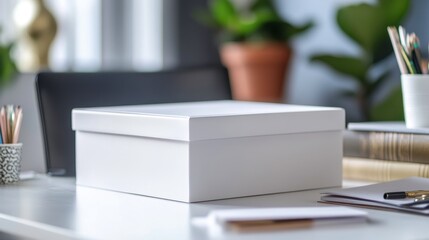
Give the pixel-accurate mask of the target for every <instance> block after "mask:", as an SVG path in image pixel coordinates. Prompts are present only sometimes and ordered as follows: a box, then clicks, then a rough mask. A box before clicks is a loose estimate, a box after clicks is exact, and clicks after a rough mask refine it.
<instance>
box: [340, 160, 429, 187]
mask: <svg viewBox="0 0 429 240" xmlns="http://www.w3.org/2000/svg"><path fill="white" fill-rule="evenodd" d="M413 176H415V177H425V178H429V164H421V163H406V162H392V161H386V160H378V159H364V158H349V157H344V158H343V177H344V178H345V179H350V180H365V181H377V182H384V181H392V180H396V179H401V178H407V177H413Z"/></svg>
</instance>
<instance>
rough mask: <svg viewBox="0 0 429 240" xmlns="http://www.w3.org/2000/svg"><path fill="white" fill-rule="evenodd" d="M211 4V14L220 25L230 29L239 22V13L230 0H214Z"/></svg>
mask: <svg viewBox="0 0 429 240" xmlns="http://www.w3.org/2000/svg"><path fill="white" fill-rule="evenodd" d="M211 3H212V4H211V7H210V9H211V13H212V16H213V19H214V20H215V21H216V22H217V23H218V25H220V26H223V27H230V26H231V24H233V23H234V22H236V21H237V19H238V17H239V16H238V13H237V11H236V10H235V7H234V5H233V4H232V3H231V2H230V1H229V0H214V1H212V2H211Z"/></svg>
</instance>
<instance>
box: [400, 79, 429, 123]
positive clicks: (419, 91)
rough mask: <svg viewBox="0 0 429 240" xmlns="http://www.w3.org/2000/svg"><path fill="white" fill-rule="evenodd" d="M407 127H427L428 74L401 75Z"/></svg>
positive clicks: (428, 112) (428, 117)
mask: <svg viewBox="0 0 429 240" xmlns="http://www.w3.org/2000/svg"><path fill="white" fill-rule="evenodd" d="M401 84H402V96H403V100H404V111H405V123H406V125H407V128H429V75H425V74H403V75H402V76H401Z"/></svg>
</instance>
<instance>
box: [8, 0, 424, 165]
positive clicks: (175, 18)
mask: <svg viewBox="0 0 429 240" xmlns="http://www.w3.org/2000/svg"><path fill="white" fill-rule="evenodd" d="M241 2H243V0H241ZM376 2H377V1H357V0H324V1H318V0H277V1H275V7H276V9H277V10H278V12H279V13H280V14H281V16H282V17H283V18H285V19H287V20H289V21H290V22H291V23H294V24H304V23H306V22H308V21H312V22H313V23H314V26H313V27H312V28H311V29H309V30H308V31H306V32H304V33H303V34H300V35H299V36H297V37H295V38H293V39H292V40H291V41H290V43H289V44H290V45H291V46H292V48H293V52H294V53H293V60H292V63H291V65H290V67H289V71H288V73H287V75H288V76H287V78H288V81H289V83H288V84H287V86H285V91H287V95H288V98H287V99H285V100H284V102H288V103H292V104H305V105H321V106H337V107H343V108H345V109H346V111H347V120H348V121H361V120H364V118H363V116H362V115H361V113H360V112H359V110H358V107H357V105H356V104H357V103H356V101H355V99H353V98H348V97H346V96H344V94H343V92H344V90H353V89H354V88H355V87H356V83H355V82H353V81H348V80H347V78H350V77H349V76H346V75H342V74H339V73H337V72H335V71H333V70H332V69H330V68H329V67H327V66H326V65H323V64H321V63H319V62H314V61H310V59H311V56H313V55H315V54H321V53H329V54H349V55H359V54H360V50H359V48H358V46H357V45H356V43H354V42H353V41H352V40H351V39H350V38H348V37H347V36H346V35H345V34H344V33H343V32H342V31H341V29H340V28H339V27H338V24H337V22H336V13H337V11H338V9H339V8H341V7H344V6H347V5H352V4H359V3H369V4H372V3H376ZM207 3H208V1H201V0H180V1H179V0H123V1H117V0H73V1H70V0H44V1H42V0H2V1H0V27H1V32H0V43H2V44H8V43H14V44H15V45H14V46H13V48H12V49H11V56H12V58H13V59H14V61H16V65H17V68H18V70H19V74H17V75H14V76H13V77H11V79H12V80H11V81H10V82H8V83H7V84H2V85H1V90H0V91H1V92H0V102H2V103H9V102H11V103H16V104H21V105H24V109H25V111H26V116H27V115H30V116H34V117H33V118H30V119H29V118H25V121H27V122H26V123H25V122H24V125H23V132H32V133H34V134H28V135H25V136H24V135H23V136H22V138H23V142H25V141H27V142H31V146H26V147H30V148H34V149H33V150H31V151H33V152H35V155H34V156H33V157H32V158H34V159H33V160H31V161H30V160H27V163H26V165H25V166H23V169H24V170H25V169H34V170H36V171H43V167H44V166H43V164H40V162H42V161H43V160H41V159H42V158H43V153H42V149H43V147H41V145H40V144H41V138H40V129H39V128H40V126H39V124H40V123H39V122H38V121H39V120H38V119H37V118H38V115H37V111H36V108H37V104H36V98H35V95H34V92H33V91H34V90H33V85H32V84H33V80H34V76H35V73H36V72H37V71H39V70H46V69H49V70H50V71H79V72H81V71H113V70H115V71H116V70H121V71H159V70H164V69H171V68H185V67H198V66H207V65H219V64H220V60H219V53H218V42H217V39H216V37H215V31H214V30H213V29H210V28H208V27H206V26H204V25H203V24H201V23H199V22H198V21H197V20H196V18H195V12H196V11H197V10H198V9H203V8H206V7H207ZM32 4H33V5H32ZM34 4H36V5H37V4H39V5H40V4H42V5H45V6H46V9H47V10H48V11H49V12H50V13H51V14H52V16H53V19H54V21H55V25H56V27H55V33H54V38H53V41H52V43H51V44H50V46H49V52H48V54H49V60H48V66H38V67H37V66H36V67H34V66H32V65H31V63H28V59H27V62H26V56H25V55H26V51H25V48H21V49H20V48H19V45H20V44H19V43H20V41H22V39H21V38H22V36H21V31H22V29H21V28H22V27H23V26H24V25H25V24H28V21H29V20H28V19H29V18H30V16H31V14H32V11H33V10H34V9H33V10H32V9H31V6H34ZM428 9H429V1H425V0H411V4H410V7H409V9H408V10H407V14H406V17H405V18H404V19H403V23H402V24H403V25H404V26H405V28H406V29H407V30H408V31H409V32H416V33H417V34H418V35H419V36H420V40H421V42H422V45H423V49H424V56H425V57H427V49H426V48H427V43H428V37H429V32H428V31H427V28H428V27H427V26H428V25H429V15H428V14H427V10H428ZM26 21H27V22H26ZM46 21H48V20H46ZM356 21H357V22H359V21H360V19H356ZM386 34H387V32H386ZM389 47H390V48H391V46H389ZM0 68H1V66H0ZM383 68H388V69H391V71H392V73H391V74H390V75H389V77H388V78H389V79H388V81H387V84H386V85H385V86H384V87H383V89H381V91H379V93H377V96H375V98H383V96H384V95H386V94H388V93H389V91H390V88H393V87H395V86H397V85H398V84H399V82H400V73H399V69H398V66H397V64H396V62H395V58H394V56H393V55H390V57H388V58H387V59H386V60H385V61H383ZM27 145H30V144H27ZM39 148H40V150H37V149H39Z"/></svg>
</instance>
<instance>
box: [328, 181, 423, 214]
mask: <svg viewBox="0 0 429 240" xmlns="http://www.w3.org/2000/svg"><path fill="white" fill-rule="evenodd" d="M428 189H429V179H427V178H419V177H410V178H404V179H400V180H396V181H391V182H384V183H377V184H373V185H367V186H362V187H354V188H345V189H339V190H332V191H328V192H324V193H322V194H323V196H322V197H321V202H326V203H338V204H353V205H361V206H366V207H376V208H385V209H392V210H400V211H406V212H413V213H418V214H424V215H429V199H424V200H421V201H415V199H414V198H404V199H384V197H383V195H384V194H385V193H387V192H401V191H405V192H407V191H416V190H428Z"/></svg>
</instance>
